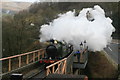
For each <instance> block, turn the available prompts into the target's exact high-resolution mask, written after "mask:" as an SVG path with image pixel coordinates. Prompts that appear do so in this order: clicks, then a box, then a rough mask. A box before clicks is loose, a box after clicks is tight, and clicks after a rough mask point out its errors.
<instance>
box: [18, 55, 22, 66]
mask: <svg viewBox="0 0 120 80" xmlns="http://www.w3.org/2000/svg"><path fill="white" fill-rule="evenodd" d="M18 58H19V67H21V56H19V57H18Z"/></svg>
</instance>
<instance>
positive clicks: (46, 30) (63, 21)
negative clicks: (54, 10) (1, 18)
mask: <svg viewBox="0 0 120 80" xmlns="http://www.w3.org/2000/svg"><path fill="white" fill-rule="evenodd" d="M87 11H89V13H90V15H91V16H92V18H94V21H89V20H88V19H87V17H86V13H87ZM111 23H112V20H111V19H110V18H109V17H105V12H104V10H103V9H102V8H101V7H100V6H98V5H96V6H94V8H84V9H83V10H81V11H80V13H79V15H78V16H75V11H73V12H72V11H69V12H67V13H65V14H59V18H57V19H54V20H53V22H51V23H50V24H49V25H47V24H45V25H42V26H41V30H40V32H41V35H40V38H41V39H40V41H41V42H43V41H46V40H50V39H56V40H58V41H63V40H64V41H66V42H67V43H71V44H72V45H73V46H74V47H75V49H79V47H80V46H79V44H80V43H81V42H83V41H84V40H86V42H87V43H86V44H87V45H88V47H89V49H90V50H93V51H100V50H102V49H103V48H105V47H106V45H107V44H108V43H109V42H111V40H112V37H111V35H112V32H114V31H115V28H114V27H113V25H112V24H111Z"/></svg>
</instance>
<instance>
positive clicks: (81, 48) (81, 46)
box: [80, 42, 83, 62]
mask: <svg viewBox="0 0 120 80" xmlns="http://www.w3.org/2000/svg"><path fill="white" fill-rule="evenodd" d="M80 52H81V53H80V62H81V60H83V56H82V54H83V43H82V42H81V43H80Z"/></svg>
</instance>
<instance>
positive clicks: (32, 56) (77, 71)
mask: <svg viewBox="0 0 120 80" xmlns="http://www.w3.org/2000/svg"><path fill="white" fill-rule="evenodd" d="M74 53H75V52H74V51H73V52H72V53H71V54H70V55H68V56H67V57H65V58H64V59H62V60H59V61H57V62H55V63H53V64H51V65H49V66H46V67H45V66H44V64H40V63H39V61H40V60H41V59H43V58H44V57H45V49H39V50H35V51H32V52H28V53H24V54H19V55H15V56H10V57H6V58H1V59H0V62H1V63H2V65H3V66H2V72H1V73H0V74H1V78H2V80H5V79H6V78H9V79H11V80H12V77H15V76H18V77H20V76H21V78H19V79H20V80H22V79H26V80H32V79H33V78H38V79H39V78H40V79H43V80H45V79H48V78H81V80H88V77H87V76H86V75H84V69H85V67H86V65H87V61H88V51H87V50H86V51H84V53H81V56H80V57H81V58H80V61H78V60H77V57H76V56H75V54H74Z"/></svg>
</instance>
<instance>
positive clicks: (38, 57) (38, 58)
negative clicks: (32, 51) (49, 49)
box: [38, 51, 40, 61]
mask: <svg viewBox="0 0 120 80" xmlns="http://www.w3.org/2000/svg"><path fill="white" fill-rule="evenodd" d="M39 60H40V51H38V61H39Z"/></svg>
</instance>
